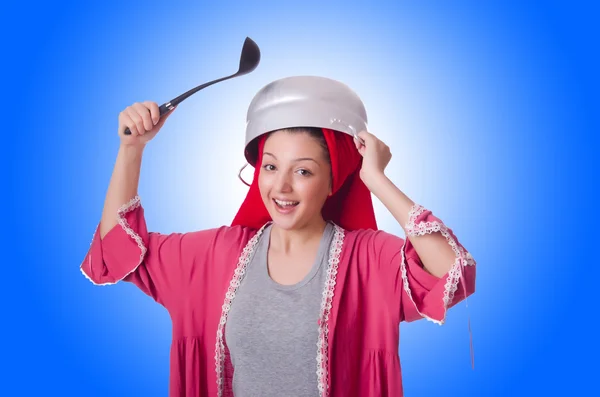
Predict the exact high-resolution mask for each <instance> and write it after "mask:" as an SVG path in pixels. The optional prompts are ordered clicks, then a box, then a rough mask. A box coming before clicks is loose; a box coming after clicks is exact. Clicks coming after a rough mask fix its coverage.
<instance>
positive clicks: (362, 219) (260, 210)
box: [232, 128, 377, 230]
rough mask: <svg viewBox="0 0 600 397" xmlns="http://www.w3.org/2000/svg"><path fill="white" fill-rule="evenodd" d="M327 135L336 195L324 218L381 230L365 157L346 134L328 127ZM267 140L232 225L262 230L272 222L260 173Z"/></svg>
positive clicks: (352, 227) (349, 227) (260, 144)
mask: <svg viewBox="0 0 600 397" xmlns="http://www.w3.org/2000/svg"><path fill="white" fill-rule="evenodd" d="M323 135H324V136H325V141H326V142H327V146H328V148H329V157H330V158H331V171H332V175H333V189H332V193H333V194H332V195H331V196H329V197H328V198H327V200H326V201H325V205H324V206H323V211H322V214H323V218H324V219H325V220H326V221H332V222H334V223H335V224H337V225H339V226H341V227H342V228H344V229H346V230H356V229H374V230H377V223H376V221H375V212H374V210H373V202H372V200H371V192H370V191H369V189H368V188H367V186H366V185H365V184H364V182H363V181H362V180H361V179H360V175H359V172H360V168H361V165H362V156H361V155H360V153H359V152H358V150H356V146H355V144H354V139H353V138H352V137H351V136H350V135H348V134H345V133H343V132H338V131H334V130H329V129H326V128H323ZM266 137H267V134H264V135H262V136H261V137H260V138H259V142H258V153H257V160H256V165H255V167H254V179H253V181H252V184H251V185H250V190H249V191H248V194H247V195H246V199H245V200H244V202H243V203H242V206H241V207H240V209H239V210H238V213H237V215H236V216H235V218H234V220H233V223H232V226H236V225H243V226H247V227H251V228H254V229H260V228H261V227H262V226H263V225H264V224H265V223H266V222H268V221H271V216H270V215H269V212H268V211H267V209H266V207H265V205H264V203H263V201H262V198H261V196H260V191H259V189H258V174H259V172H260V169H261V168H262V167H261V166H260V165H261V164H262V153H263V148H264V145H265V140H266Z"/></svg>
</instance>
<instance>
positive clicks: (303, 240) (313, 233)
mask: <svg viewBox="0 0 600 397" xmlns="http://www.w3.org/2000/svg"><path fill="white" fill-rule="evenodd" d="M326 225H327V222H326V221H325V220H324V219H323V217H321V216H319V218H318V219H316V220H314V221H311V222H308V223H307V224H305V225H303V226H301V227H299V228H295V229H289V230H285V229H282V228H280V227H278V226H277V224H275V223H273V226H272V227H271V241H270V249H272V250H275V251H277V252H281V253H284V254H288V253H291V252H298V251H301V250H302V249H303V248H304V247H306V246H307V245H311V244H314V243H316V241H320V240H321V237H322V236H323V232H324V231H325V226H326Z"/></svg>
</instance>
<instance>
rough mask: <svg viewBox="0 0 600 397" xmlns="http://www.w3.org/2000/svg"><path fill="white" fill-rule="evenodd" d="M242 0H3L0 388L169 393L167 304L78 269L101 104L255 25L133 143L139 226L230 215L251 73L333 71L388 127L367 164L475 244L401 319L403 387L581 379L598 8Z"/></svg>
mask: <svg viewBox="0 0 600 397" xmlns="http://www.w3.org/2000/svg"><path fill="white" fill-rule="evenodd" d="M249 3H250V2H248V3H246V2H241V1H238V2H233V1H222V2H220V3H217V2H214V3H207V2H200V1H195V2H189V3H179V4H174V3H173V2H151V1H144V2H133V1H127V2H123V3H117V2H116V1H113V2H110V1H103V2H94V3H89V4H87V5H81V4H76V3H69V2H60V3H57V4H53V5H43V4H35V3H22V5H20V6H18V8H17V6H16V5H15V4H12V5H10V6H6V7H8V8H5V9H4V11H3V16H2V17H0V18H1V22H2V23H1V24H0V25H1V27H0V29H1V32H2V33H3V37H4V40H3V46H4V51H3V58H4V60H3V68H4V72H3V88H2V89H3V91H5V95H4V108H5V112H4V115H5V117H4V119H3V121H4V128H3V129H4V131H3V141H4V142H3V145H2V154H3V155H2V157H1V158H2V170H3V171H4V181H5V182H4V184H3V185H4V186H6V190H5V193H4V194H3V196H4V197H3V198H4V203H5V208H4V214H3V218H4V219H6V222H3V223H4V225H5V227H4V228H3V230H2V234H3V237H4V238H2V248H3V259H4V260H3V266H2V269H3V271H4V276H5V281H4V283H3V288H2V290H1V292H0V293H1V294H2V295H1V297H2V298H3V299H2V303H3V316H2V342H3V346H2V362H3V364H4V365H3V366H4V368H3V370H2V372H1V373H2V375H1V376H2V377H3V378H4V379H3V380H2V383H1V385H0V395H6V396H9V395H28V396H30V395H31V396H33V395H50V394H56V395H63V396H71V395H77V396H166V395H167V392H168V377H169V344H170V338H171V329H170V326H171V325H170V319H169V316H168V314H167V312H166V311H165V310H164V309H163V308H162V307H161V306H159V305H157V304H156V303H154V302H153V301H152V300H151V299H150V298H149V297H147V296H145V295H143V294H142V293H141V292H140V291H138V290H137V289H135V288H134V287H133V286H131V285H127V284H119V285H116V286H111V287H96V286H94V285H92V284H91V283H90V282H89V281H88V280H86V279H85V278H84V277H83V276H82V275H81V273H80V271H79V265H80V262H81V261H82V260H83V258H84V256H85V254H86V252H87V249H88V247H89V244H90V242H91V238H92V234H93V232H94V229H95V227H96V224H97V222H98V221H99V219H100V215H101V211H102V205H103V201H104V195H105V192H106V187H107V185H108V181H109V178H110V176H111V173H112V167H113V163H114V160H115V157H116V153H117V148H118V144H119V142H118V137H117V135H116V128H117V117H118V113H119V112H120V111H121V110H122V109H124V108H125V107H127V106H129V105H130V104H132V103H133V102H137V101H144V100H153V101H156V102H158V103H159V104H162V103H163V102H166V101H168V100H169V99H172V98H174V97H175V96H177V95H179V94H180V93H182V92H184V91H187V90H188V89H190V88H192V87H194V86H196V85H198V84H200V83H203V82H205V81H208V80H212V79H214V78H218V77H221V76H224V75H227V74H230V73H233V72H234V71H235V70H236V69H237V65H238V59H239V53H240V50H241V46H242V43H243V40H244V38H245V37H246V36H249V37H251V38H252V39H254V40H255V41H256V42H257V43H258V45H259V46H260V48H261V51H262V61H261V64H260V65H259V67H258V68H257V69H256V70H255V71H254V72H253V73H252V74H250V75H247V76H244V77H242V78H238V79H234V80H229V81H227V82H225V83H221V84H219V85H215V86H213V87H210V88H209V89H207V90H205V91H203V92H202V93H199V94H196V95H195V96H193V97H191V98H190V99H188V100H187V101H186V102H184V104H182V105H181V106H180V107H179V108H178V109H177V110H176V112H175V114H173V116H172V117H171V118H170V119H169V121H168V122H167V124H166V125H165V127H164V128H163V130H162V131H161V133H160V134H159V135H158V136H157V138H156V139H155V140H154V141H153V142H152V143H151V144H150V145H149V146H148V148H147V151H146V154H145V157H144V163H143V169H142V176H141V182H140V195H141V197H142V203H143V205H144V207H145V209H146V214H147V219H148V225H149V228H150V229H152V230H155V231H160V232H164V233H168V232H172V231H191V230H196V229H202V228H208V227H214V226H217V225H220V224H227V223H229V222H230V221H231V220H232V218H233V216H234V214H235V212H236V210H237V208H238V205H239V204H240V203H241V202H242V200H243V197H244V195H245V192H246V189H247V188H246V186H245V185H243V184H242V183H241V182H239V181H238V179H237V172H238V169H239V168H240V167H241V166H242V165H243V164H244V163H245V162H244V158H243V155H242V150H243V143H244V125H245V114H246V109H247V106H248V104H249V102H250V100H251V99H252V97H253V96H254V94H255V93H256V92H257V91H258V90H259V89H260V88H261V87H262V86H264V85H265V84H267V83H268V82H270V81H272V80H274V79H277V78H280V77H284V76H288V75H296V74H315V75H324V76H328V77H331V78H335V79H339V80H341V81H343V82H345V83H346V84H348V85H349V86H350V87H352V88H353V89H354V90H355V91H356V92H357V93H358V94H359V95H360V96H361V98H362V99H363V100H364V102H365V105H366V107H367V111H368V113H369V118H370V123H369V126H370V130H371V132H373V133H374V134H376V135H377V136H378V137H379V138H380V139H382V140H383V141H385V142H386V143H388V144H389V146H390V147H391V149H392V152H393V154H394V157H393V159H392V161H391V163H390V165H389V166H388V169H387V173H388V175H389V176H390V177H391V178H392V179H393V180H394V182H395V183H396V184H397V185H398V186H399V187H400V188H401V189H402V190H403V191H404V192H406V194H408V195H409V196H410V197H411V198H413V199H414V200H415V201H417V202H420V203H421V204H423V205H425V206H426V207H428V208H429V209H431V210H433V211H434V213H435V214H436V215H438V216H439V217H440V218H442V219H443V220H444V221H445V222H446V223H447V224H448V225H449V226H450V227H451V228H452V229H453V230H454V231H455V233H456V234H457V236H458V237H459V239H460V241H461V242H462V243H463V244H464V245H465V246H466V247H467V248H468V249H469V250H470V251H471V253H472V254H473V256H474V257H475V259H476V260H477V262H478V269H479V270H478V281H477V292H476V294H475V295H474V296H473V297H472V298H471V299H469V301H468V308H467V307H466V305H465V303H464V302H463V303H462V304H460V305H459V306H457V307H455V308H454V309H453V310H451V311H450V312H449V316H448V322H447V324H446V325H444V326H442V327H439V326H437V325H435V324H433V323H430V322H426V321H419V322H416V323H411V324H403V325H402V326H401V329H402V338H401V346H400V353H401V361H402V365H403V377H404V384H405V393H406V395H407V396H445V397H450V396H467V395H473V396H506V395H510V396H526V395H545V396H548V395H588V394H592V391H591V390H592V389H590V388H591V387H594V388H595V385H596V384H597V371H594V370H593V369H594V366H595V368H596V369H597V368H598V367H597V361H596V360H595V358H596V357H597V354H598V343H597V333H598V331H597V328H594V326H593V324H594V323H595V321H596V315H597V312H598V310H597V306H592V299H594V300H596V299H598V296H599V295H598V293H597V292H596V291H597V289H598V287H597V283H596V280H597V279H598V276H599V274H598V273H599V272H598V270H597V269H598V264H599V263H598V262H599V261H598V248H597V247H598V244H597V242H596V241H597V238H598V232H597V225H596V223H597V220H596V217H595V213H594V212H595V209H596V208H597V207H598V202H597V199H596V200H594V199H595V195H594V192H595V190H596V189H595V183H593V182H592V177H593V176H596V177H597V174H598V172H597V171H598V167H597V149H598V143H597V139H596V136H595V135H596V134H597V132H598V127H599V125H598V124H599V123H598V114H599V106H598V105H599V103H598V95H597V92H598V86H599V84H598V83H599V79H598V70H599V66H600V65H599V62H598V57H597V55H598V33H599V32H598V29H597V28H594V27H593V24H597V20H595V19H597V18H594V15H597V13H596V11H595V10H594V9H592V8H588V7H587V6H586V5H584V4H577V3H576V2H573V1H570V2H565V3H564V4H560V3H558V2H543V3H541V2H540V3H539V4H535V5H534V4H532V3H530V4H532V5H529V6H523V5H520V4H519V3H517V2H515V3H514V4H510V3H509V2H498V3H497V4H496V5H492V2H485V5H482V4H481V3H483V2H472V3H470V4H468V3H464V2H425V3H423V2H419V3H421V4H420V5H416V2H414V3H415V4H407V3H408V2H402V4H401V5H397V4H396V3H399V2H391V1H390V2H374V3H371V4H369V3H367V2H359V3H352V4H351V3H345V2H341V1H336V2H331V1H318V2H313V1H303V2H301V4H296V5H293V6H292V5H287V4H285V5H284V4H283V3H284V2H281V1H279V2H268V1H259V2H252V5H250V4H249ZM448 3H452V4H451V5H450V4H448ZM11 7H12V8H11ZM247 172H248V173H247V175H248V176H250V175H251V170H250V169H248V170H247ZM376 211H377V216H378V220H379V223H380V227H381V228H382V229H384V230H386V231H389V232H393V233H402V230H401V229H400V228H399V226H397V225H396V224H395V221H394V220H393V218H392V217H391V216H390V215H388V214H387V213H386V210H385V209H384V208H383V207H382V206H381V205H379V203H378V202H377V207H376ZM592 244H595V246H596V249H592V248H593V246H592ZM467 315H470V316H471V321H472V329H473V338H474V346H475V370H474V371H473V370H472V369H471V367H470V359H469V339H468V330H467V318H468V317H467Z"/></svg>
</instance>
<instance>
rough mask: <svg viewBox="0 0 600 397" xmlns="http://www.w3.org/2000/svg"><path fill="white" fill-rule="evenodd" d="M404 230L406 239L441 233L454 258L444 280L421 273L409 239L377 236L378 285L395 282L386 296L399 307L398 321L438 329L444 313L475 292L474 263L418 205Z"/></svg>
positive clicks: (422, 270)
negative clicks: (428, 324) (420, 322)
mask: <svg viewBox="0 0 600 397" xmlns="http://www.w3.org/2000/svg"><path fill="white" fill-rule="evenodd" d="M405 229H406V231H407V234H408V236H422V235H424V234H427V233H437V232H439V233H441V234H442V235H443V236H444V237H445V238H446V241H447V243H448V244H449V245H450V246H451V247H452V250H453V251H454V254H455V258H454V262H453V264H452V267H451V268H450V270H449V271H448V273H446V274H445V275H444V276H442V277H436V276H434V275H432V274H430V273H429V272H427V271H426V270H425V269H424V267H423V262H422V261H421V259H420V257H419V255H418V254H417V252H416V250H415V248H414V247H413V245H412V243H411V242H410V239H408V238H406V239H402V238H399V237H396V236H393V235H391V234H387V233H380V234H381V236H380V237H379V238H378V239H379V240H380V241H381V242H380V243H379V244H377V245H379V247H378V251H379V255H378V256H379V258H378V261H379V262H380V263H379V266H380V269H381V270H382V276H383V277H384V278H383V279H382V280H381V283H383V284H385V283H388V284H389V283H390V280H396V283H395V284H394V285H393V286H390V287H391V288H392V290H391V292H390V294H389V295H388V296H390V297H392V299H394V300H397V304H399V306H397V307H398V309H399V312H400V313H399V319H400V321H407V322H411V321H415V320H419V319H421V318H426V319H428V320H430V321H433V322H434V323H437V324H439V325H442V324H443V323H444V322H445V320H446V312H447V310H448V309H449V308H451V307H452V306H455V305H456V304H457V303H459V302H461V301H462V300H465V299H466V298H467V297H468V296H470V295H471V294H473V293H474V292H475V270H476V266H475V265H476V262H475V260H474V259H473V257H472V256H471V254H470V253H469V252H468V251H467V250H466V249H465V247H464V246H463V245H462V244H461V243H460V242H459V241H458V239H457V237H456V236H455V235H454V233H453V231H452V229H450V228H449V227H448V226H446V225H445V224H444V223H443V222H442V221H441V220H440V219H439V218H437V217H436V216H434V215H433V213H432V212H431V211H430V210H427V209H425V208H424V207H423V206H421V205H419V204H415V205H414V206H413V207H412V208H411V210H410V213H409V220H408V223H407V225H406V227H405ZM392 307H393V306H392Z"/></svg>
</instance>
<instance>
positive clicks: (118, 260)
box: [81, 196, 475, 397]
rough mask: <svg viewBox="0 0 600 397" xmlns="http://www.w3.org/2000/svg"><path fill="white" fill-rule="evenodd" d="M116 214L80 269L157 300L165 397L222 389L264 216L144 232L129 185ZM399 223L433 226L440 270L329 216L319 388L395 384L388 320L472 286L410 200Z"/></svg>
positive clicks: (440, 313)
mask: <svg viewBox="0 0 600 397" xmlns="http://www.w3.org/2000/svg"><path fill="white" fill-rule="evenodd" d="M118 217H119V225H117V226H115V227H114V228H113V229H111V230H110V231H109V233H108V234H107V235H106V236H105V238H104V239H100V235H99V233H98V227H99V224H98V226H97V228H96V233H95V234H94V238H93V240H92V243H91V246H90V249H89V251H88V253H87V255H86V257H85V259H84V261H83V263H82V264H81V271H82V272H83V274H84V275H85V276H86V277H87V278H88V279H89V280H90V281H91V282H93V283H94V284H97V285H109V284H115V283H117V282H119V281H127V282H131V283H134V284H135V285H136V286H138V287H139V288H140V289H141V290H142V291H143V292H144V293H145V294H147V295H149V296H150V297H152V298H153V299H154V300H155V301H156V302H158V303H159V304H161V305H163V306H164V307H165V308H166V309H167V310H168V312H169V314H170V316H171V319H172V322H173V340H172V346H171V359H170V361H171V362H170V382H169V384H170V386H169V389H170V393H169V395H170V396H171V397H184V396H185V397H192V396H193V397H197V396H232V395H233V393H232V391H231V379H232V373H233V370H232V366H231V362H230V360H229V355H228V350H227V346H226V344H225V340H224V338H223V335H224V327H225V324H226V321H227V314H228V311H229V308H230V305H231V304H232V302H233V301H234V299H235V293H236V291H237V288H238V286H239V283H240V280H241V278H242V277H243V275H244V269H245V266H246V265H247V263H248V260H249V258H250V256H251V254H252V252H253V250H254V247H255V245H256V242H257V240H258V237H259V236H260V234H261V233H262V231H263V229H264V226H263V228H261V229H260V230H252V229H248V228H245V227H242V226H235V227H229V226H222V227H218V228H214V229H208V230H202V231H196V232H189V233H172V234H159V233H154V232H148V230H147V228H146V222H145V218H144V211H143V207H142V206H141V204H140V199H139V197H137V196H136V197H135V198H133V199H132V200H131V202H129V203H128V204H127V205H124V206H123V207H122V208H121V209H120V210H119V213H118ZM407 226H408V232H409V235H420V234H424V233H432V232H437V231H439V232H441V233H442V234H443V235H444V236H445V237H446V239H447V241H448V243H449V244H450V245H451V246H452V248H453V249H454V252H455V254H456V260H455V262H454V265H453V267H452V269H451V270H450V272H449V273H448V274H447V275H445V276H444V277H442V278H436V277H434V276H432V275H430V274H429V273H427V272H426V271H425V270H424V269H423V267H422V264H421V262H420V259H419V257H418V255H417V254H416V252H415V250H414V248H413V247H412V245H411V243H410V240H408V239H406V240H405V239H402V238H399V237H397V236H394V235H391V234H388V233H386V232H383V231H373V230H357V231H347V230H343V229H342V228H340V227H338V226H336V231H335V235H334V241H333V247H332V250H331V253H330V260H329V270H328V281H327V283H326V286H325V290H324V292H323V297H322V303H321V316H320V320H319V321H318V323H317V324H315V330H318V332H319V344H318V347H317V349H315V355H316V358H317V361H315V363H316V365H315V372H316V373H317V375H318V380H319V389H320V391H321V393H320V394H321V396H344V397H349V396H402V377H401V371H400V359H399V356H398V344H399V331H400V330H399V324H400V321H414V320H418V319H420V318H427V319H429V320H431V321H433V322H436V323H438V324H442V323H443V322H444V320H445V317H446V310H447V309H448V308H450V307H452V306H454V305H455V304H456V303H458V302H460V301H461V300H463V299H465V297H466V296H465V293H466V295H467V296H468V295H470V294H472V293H473V292H474V290H475V261H474V260H473V258H472V256H471V255H470V254H469V253H468V252H467V251H466V250H465V248H464V247H463V246H462V245H461V244H460V243H459V242H458V240H457V239H456V237H455V236H454V234H453V232H452V231H451V229H449V228H448V227H446V226H445V225H444V224H443V223H442V222H441V221H440V220H439V219H438V218H436V217H435V216H433V215H432V213H431V211H428V210H426V209H424V208H423V207H422V206H420V205H415V206H414V207H413V208H412V209H411V213H410V220H409V223H408V225H407ZM290 359H293V358H292V357H290ZM282 395H285V391H282Z"/></svg>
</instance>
